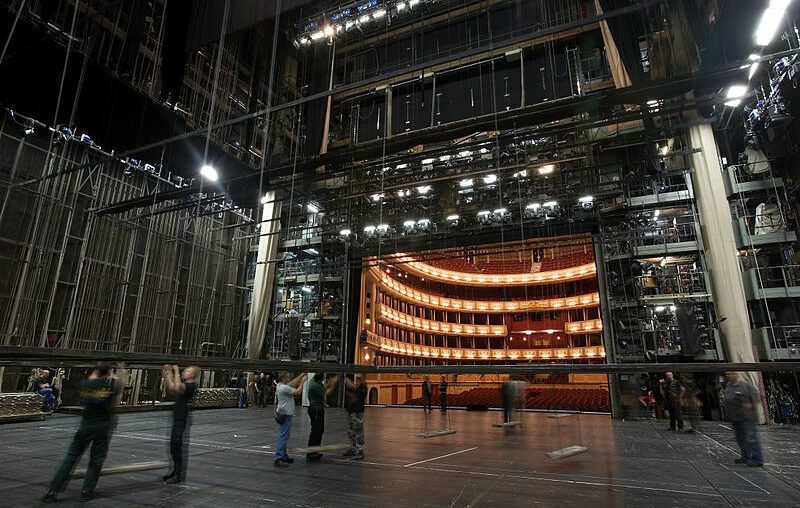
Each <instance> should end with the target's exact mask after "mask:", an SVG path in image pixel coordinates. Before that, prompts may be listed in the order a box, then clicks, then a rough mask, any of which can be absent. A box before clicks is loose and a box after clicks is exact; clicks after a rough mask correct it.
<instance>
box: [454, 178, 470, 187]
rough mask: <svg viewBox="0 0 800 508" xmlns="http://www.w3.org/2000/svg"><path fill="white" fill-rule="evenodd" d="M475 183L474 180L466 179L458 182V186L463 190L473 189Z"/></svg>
mask: <svg viewBox="0 0 800 508" xmlns="http://www.w3.org/2000/svg"><path fill="white" fill-rule="evenodd" d="M472 184H473V181H472V178H465V179H463V180H461V181H460V182H458V186H459V187H461V188H462V189H466V188H467V187H472Z"/></svg>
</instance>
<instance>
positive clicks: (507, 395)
mask: <svg viewBox="0 0 800 508" xmlns="http://www.w3.org/2000/svg"><path fill="white" fill-rule="evenodd" d="M500 399H501V401H502V403H503V423H510V422H511V412H512V411H513V409H514V383H513V381H512V380H511V378H509V379H508V380H507V381H506V382H505V383H503V386H502V387H501V388H500Z"/></svg>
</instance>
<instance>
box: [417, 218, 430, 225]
mask: <svg viewBox="0 0 800 508" xmlns="http://www.w3.org/2000/svg"><path fill="white" fill-rule="evenodd" d="M430 223H431V220H430V219H420V220H418V221H417V225H418V226H422V227H426V226H427V225H428V224H430Z"/></svg>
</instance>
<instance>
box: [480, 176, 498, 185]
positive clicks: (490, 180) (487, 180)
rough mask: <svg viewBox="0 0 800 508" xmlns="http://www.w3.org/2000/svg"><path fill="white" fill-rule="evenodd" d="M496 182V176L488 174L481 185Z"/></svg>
mask: <svg viewBox="0 0 800 508" xmlns="http://www.w3.org/2000/svg"><path fill="white" fill-rule="evenodd" d="M496 181H497V175H495V174H490V175H486V176H484V177H483V183H485V184H490V183H494V182H496Z"/></svg>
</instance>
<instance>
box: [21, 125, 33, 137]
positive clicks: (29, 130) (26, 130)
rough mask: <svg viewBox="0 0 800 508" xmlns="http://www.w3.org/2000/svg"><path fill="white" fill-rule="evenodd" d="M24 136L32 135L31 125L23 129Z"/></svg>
mask: <svg viewBox="0 0 800 508" xmlns="http://www.w3.org/2000/svg"><path fill="white" fill-rule="evenodd" d="M23 132H24V133H25V135H26V136H30V135H31V134H33V125H26V126H25V129H24V130H23Z"/></svg>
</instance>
